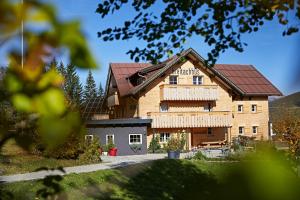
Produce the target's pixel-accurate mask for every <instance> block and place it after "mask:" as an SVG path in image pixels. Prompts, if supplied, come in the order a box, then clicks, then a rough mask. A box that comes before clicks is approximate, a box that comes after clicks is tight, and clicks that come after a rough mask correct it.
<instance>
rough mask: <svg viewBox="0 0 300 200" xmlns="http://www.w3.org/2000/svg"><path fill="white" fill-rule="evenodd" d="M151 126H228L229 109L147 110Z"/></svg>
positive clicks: (229, 122) (229, 119) (229, 120)
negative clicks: (203, 110)
mask: <svg viewBox="0 0 300 200" xmlns="http://www.w3.org/2000/svg"><path fill="white" fill-rule="evenodd" d="M148 118H149V119H152V123H151V127H152V128H200V127H230V126H231V115H230V112H229V111H212V112H188V113H185V112H149V113H148Z"/></svg>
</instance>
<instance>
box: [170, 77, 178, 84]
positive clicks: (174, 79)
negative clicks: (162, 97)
mask: <svg viewBox="0 0 300 200" xmlns="http://www.w3.org/2000/svg"><path fill="white" fill-rule="evenodd" d="M169 84H171V85H177V76H169Z"/></svg>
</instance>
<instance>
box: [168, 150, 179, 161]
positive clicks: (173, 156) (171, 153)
mask: <svg viewBox="0 0 300 200" xmlns="http://www.w3.org/2000/svg"><path fill="white" fill-rule="evenodd" d="M179 157H180V151H178V150H177V151H168V158H169V159H179Z"/></svg>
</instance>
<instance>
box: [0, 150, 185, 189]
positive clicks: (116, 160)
mask: <svg viewBox="0 0 300 200" xmlns="http://www.w3.org/2000/svg"><path fill="white" fill-rule="evenodd" d="M166 156H167V155H166V154H165V153H164V154H146V155H133V156H102V157H101V159H102V160H103V162H102V163H99V164H91V165H81V166H74V167H65V168H63V169H64V171H65V172H62V171H60V170H43V171H38V172H31V173H24V174H14V175H7V176H0V183H12V182H18V181H29V180H37V179H43V178H45V177H46V176H49V175H66V174H71V173H76V174H79V173H86V172H94V171H98V170H105V169H113V168H118V167H125V166H128V165H132V164H136V163H142V162H147V161H151V160H158V159H164V158H166ZM188 156H189V154H186V153H181V158H186V157H188Z"/></svg>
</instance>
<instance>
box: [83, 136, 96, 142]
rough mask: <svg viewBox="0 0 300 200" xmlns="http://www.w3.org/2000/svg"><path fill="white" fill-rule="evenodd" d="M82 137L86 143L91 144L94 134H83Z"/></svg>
mask: <svg viewBox="0 0 300 200" xmlns="http://www.w3.org/2000/svg"><path fill="white" fill-rule="evenodd" d="M84 139H85V141H86V142H87V143H88V144H91V143H92V141H93V139H94V135H85V137H84Z"/></svg>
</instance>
